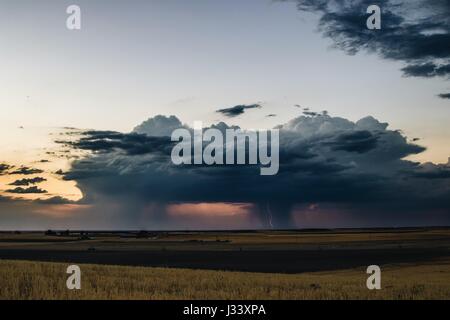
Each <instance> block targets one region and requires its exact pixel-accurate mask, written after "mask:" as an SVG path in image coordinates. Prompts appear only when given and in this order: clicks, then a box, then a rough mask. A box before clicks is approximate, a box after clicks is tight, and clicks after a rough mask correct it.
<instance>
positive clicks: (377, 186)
mask: <svg viewBox="0 0 450 320" xmlns="http://www.w3.org/2000/svg"><path fill="white" fill-rule="evenodd" d="M215 127H217V128H219V130H224V129H226V128H228V126H227V125H226V124H225V123H219V124H217V125H216V126H215ZM277 128H278V129H279V130H280V170H279V173H278V174H277V175H275V176H260V175H259V173H260V171H259V166H258V165H252V166H250V165H241V166H238V165H227V166H220V165H215V166H175V165H173V164H172V163H171V160H170V153H169V152H167V151H168V150H170V149H171V144H170V142H169V140H168V139H165V140H161V141H159V142H158V144H157V147H150V148H146V149H145V152H140V153H137V154H134V153H131V154H130V153H128V152H127V150H130V149H132V150H133V149H135V146H131V145H132V144H135V143H137V144H138V145H140V144H141V142H140V141H141V140H140V139H144V140H143V141H147V140H146V139H149V140H148V141H149V142H150V143H152V142H154V140H153V139H152V138H154V137H149V136H146V137H145V138H143V137H139V138H138V139H135V138H134V137H132V138H129V137H128V135H126V134H118V133H107V134H106V136H105V133H102V132H93V131H91V132H88V133H85V135H84V136H83V138H81V139H80V141H78V142H76V143H74V144H73V146H75V147H78V146H82V147H83V148H84V149H86V150H88V149H89V148H91V149H90V150H91V151H98V150H99V147H98V144H97V143H94V144H91V143H86V141H91V140H93V141H96V140H103V139H107V140H108V141H111V140H112V141H115V140H119V141H120V143H119V145H120V146H121V147H120V148H118V147H117V146H116V144H114V147H111V146H109V147H102V148H100V150H102V152H96V153H93V154H91V155H89V156H88V157H86V158H84V159H82V160H77V161H75V162H74V163H73V166H72V169H71V170H70V171H69V172H67V173H66V174H65V175H64V178H65V179H67V180H76V182H77V185H78V186H79V188H80V189H81V191H82V193H83V194H84V199H83V201H84V203H91V204H95V203H103V204H105V205H106V204H107V205H110V204H111V203H115V204H117V205H118V206H119V207H120V208H121V209H117V210H120V211H121V212H122V213H121V214H120V216H121V217H122V218H123V219H124V221H125V222H124V223H130V221H142V219H143V217H142V216H141V214H143V212H146V210H147V209H146V208H149V207H152V208H156V209H154V215H153V216H152V217H151V218H148V219H149V220H148V223H150V225H149V227H150V226H152V225H153V226H161V225H164V223H166V224H170V219H169V217H168V216H167V215H166V214H165V209H164V208H165V204H170V203H183V202H190V203H197V202H230V203H252V204H253V205H254V206H253V207H254V208H255V209H254V210H255V212H254V214H255V215H257V216H258V217H260V219H262V220H264V221H269V220H268V219H269V218H268V216H270V221H271V224H272V225H273V226H274V227H292V216H291V211H292V210H293V208H294V207H295V206H297V205H299V204H307V203H328V204H330V203H335V204H341V205H342V206H344V204H345V206H346V207H347V208H353V209H348V210H349V211H351V212H353V213H354V214H357V215H358V214H365V213H364V212H374V209H373V208H375V207H376V208H377V213H376V214H377V217H376V219H378V221H380V223H382V221H384V219H391V217H392V215H393V214H394V215H398V216H399V217H402V218H401V219H403V221H404V222H405V223H408V222H407V221H406V220H405V219H407V213H408V212H409V213H411V212H415V214H417V215H422V217H423V218H422V221H427V218H426V217H427V216H426V215H427V214H431V213H432V212H438V211H439V212H444V211H445V209H446V208H448V207H449V206H450V178H448V177H447V176H446V175H447V173H446V172H447V169H443V168H440V169H439V170H438V169H436V168H429V166H428V168H427V166H424V165H420V164H418V163H415V162H412V161H408V160H404V159H405V157H407V156H410V155H413V154H417V153H420V152H422V151H424V150H425V148H423V147H421V146H419V145H416V144H413V143H409V142H408V140H407V138H406V137H405V136H403V134H402V133H401V131H399V130H389V129H388V124H387V123H383V122H379V121H378V120H376V119H374V118H373V117H366V118H363V119H361V120H359V121H357V122H352V121H349V120H347V119H344V118H339V117H331V116H329V115H321V116H300V117H297V118H295V119H292V120H291V121H289V122H288V123H286V124H283V125H280V126H277ZM149 129H151V128H149ZM99 137H101V139H99ZM118 137H120V139H119V138H118ZM160 138H161V137H160ZM166 138H168V137H166ZM102 143H104V141H103V142H102ZM125 143H127V144H130V146H128V147H124V146H123V144H125ZM161 150H163V151H164V152H162V151H161ZM124 151H125V152H124ZM438 177H439V178H438ZM445 212H447V211H445ZM371 219H372V220H373V219H375V218H373V217H372V218H371ZM399 219H400V218H399ZM443 219H444V220H445V219H446V221H448V222H450V216H449V215H448V214H447V215H446V216H444V218H443ZM267 226H269V222H267Z"/></svg>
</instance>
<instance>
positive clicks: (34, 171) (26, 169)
mask: <svg viewBox="0 0 450 320" xmlns="http://www.w3.org/2000/svg"><path fill="white" fill-rule="evenodd" d="M42 172H44V170H41V169H36V168H29V167H24V166H22V167H20V168H18V169H17V170H15V171H11V172H10V173H9V174H23V175H31V174H39V173H42Z"/></svg>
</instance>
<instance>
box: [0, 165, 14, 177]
mask: <svg viewBox="0 0 450 320" xmlns="http://www.w3.org/2000/svg"><path fill="white" fill-rule="evenodd" d="M12 168H13V166H10V165H9V164H6V163H0V175H3V174H5V173H6V172H7V171H8V170H10V169H12Z"/></svg>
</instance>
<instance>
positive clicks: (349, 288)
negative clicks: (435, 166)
mask: <svg viewBox="0 0 450 320" xmlns="http://www.w3.org/2000/svg"><path fill="white" fill-rule="evenodd" d="M67 266H68V264H63V263H48V262H28V261H11V260H0V299H156V300H159V299H237V300H241V299H243V300H245V299H450V261H448V260H442V261H437V262H433V263H425V264H421V265H408V264H398V265H386V266H382V289H381V290H372V291H370V290H368V289H367V288H366V279H367V277H368V275H367V274H366V273H365V269H363V268H355V269H349V270H339V271H327V272H313V273H302V274H279V273H278V274H274V273H247V272H229V271H205V270H189V269H168V268H151V267H124V266H106V265H90V264H84V265H83V264H80V267H81V271H82V276H81V283H82V288H81V290H68V289H67V288H66V279H67V277H68V275H67V274H66V268H67Z"/></svg>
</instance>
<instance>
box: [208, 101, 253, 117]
mask: <svg viewBox="0 0 450 320" xmlns="http://www.w3.org/2000/svg"><path fill="white" fill-rule="evenodd" d="M259 108H262V106H261V105H260V104H257V103H255V104H249V105H246V104H240V105H237V106H234V107H231V108H225V109H219V110H217V111H216V112H218V113H221V114H223V115H225V116H227V117H229V118H234V117H237V116H240V115H241V114H244V112H245V110H248V109H259Z"/></svg>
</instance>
